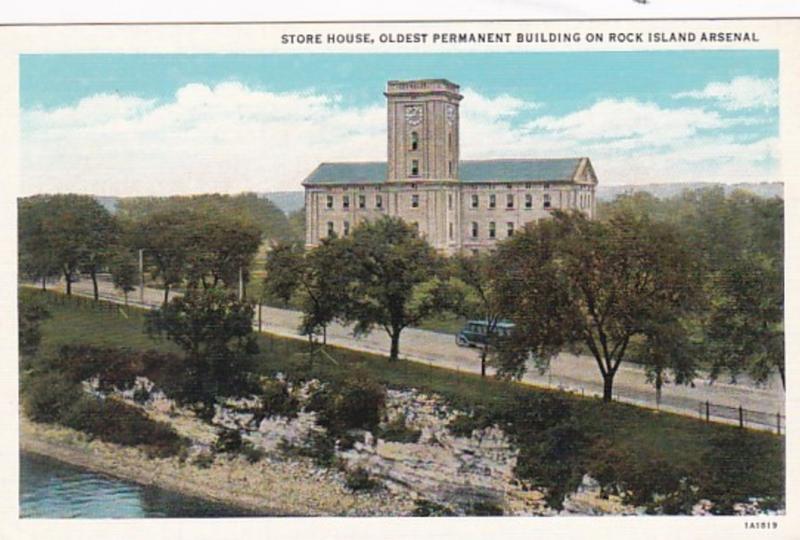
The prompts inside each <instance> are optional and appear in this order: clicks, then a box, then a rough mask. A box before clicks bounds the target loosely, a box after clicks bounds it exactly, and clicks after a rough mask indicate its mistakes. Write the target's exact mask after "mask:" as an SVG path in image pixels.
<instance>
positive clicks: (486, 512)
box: [464, 500, 503, 516]
mask: <svg viewBox="0 0 800 540" xmlns="http://www.w3.org/2000/svg"><path fill="white" fill-rule="evenodd" d="M464 512H465V513H466V514H467V515H468V516H502V515H503V507H502V506H500V504H499V503H497V502H496V501H488V500H486V501H474V502H473V503H472V504H470V505H468V506H467V507H466V508H464Z"/></svg>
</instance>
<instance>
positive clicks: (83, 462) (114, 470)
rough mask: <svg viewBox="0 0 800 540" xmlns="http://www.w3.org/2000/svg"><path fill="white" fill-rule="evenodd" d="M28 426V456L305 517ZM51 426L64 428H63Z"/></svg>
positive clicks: (249, 508) (24, 448)
mask: <svg viewBox="0 0 800 540" xmlns="http://www.w3.org/2000/svg"><path fill="white" fill-rule="evenodd" d="M24 424H28V426H27V427H28V428H30V427H31V425H35V424H34V423H33V422H31V421H30V420H28V419H22V418H21V419H20V439H19V451H20V454H22V453H27V454H32V455H37V456H43V457H46V458H49V459H54V460H56V461H60V462H62V463H66V464H68V465H72V466H75V467H80V468H82V469H86V470H89V471H92V472H95V473H98V474H103V475H106V476H110V477H112V478H116V479H118V480H122V481H125V482H131V483H133V484H137V485H139V486H146V487H156V488H159V489H163V490H165V491H171V492H173V493H177V494H179V495H182V496H185V497H192V498H197V499H202V500H204V501H206V502H209V503H212V504H218V505H223V506H228V507H232V508H235V509H237V510H241V511H243V512H246V513H252V514H253V516H252V517H303V515H301V514H292V513H290V512H286V511H280V510H276V509H267V508H265V507H264V506H262V505H261V503H259V502H258V501H256V500H247V499H245V498H242V497H236V496H227V497H226V496H223V495H217V494H214V493H213V492H211V491H210V490H209V489H208V488H207V487H206V488H203V487H201V486H199V485H197V484H196V483H195V482H191V481H188V480H186V479H181V478H177V477H174V476H172V475H169V474H164V471H159V470H158V469H159V468H158V465H157V464H156V465H155V467H154V470H151V471H142V470H141V469H140V468H139V467H138V466H132V465H129V464H126V463H125V462H124V460H120V461H118V462H114V461H110V460H107V459H104V458H102V457H101V456H98V455H97V454H95V453H92V452H90V451H88V449H82V448H80V447H78V446H77V445H69V444H67V443H58V442H56V441H54V440H47V439H46V438H44V437H41V436H37V435H36V434H35V432H31V431H28V432H27V433H26V429H25V428H24V427H23V425H24ZM42 425H43V424H42ZM48 427H55V428H58V429H60V426H48ZM76 433H77V432H76ZM101 444H107V443H101ZM109 446H114V445H109ZM98 457H100V459H98ZM153 461H160V460H153ZM143 473H144V474H143ZM159 473H160V474H159ZM148 476H149V477H150V480H146V478H147V477H148ZM210 517H213V516H210ZM242 517H245V516H242Z"/></svg>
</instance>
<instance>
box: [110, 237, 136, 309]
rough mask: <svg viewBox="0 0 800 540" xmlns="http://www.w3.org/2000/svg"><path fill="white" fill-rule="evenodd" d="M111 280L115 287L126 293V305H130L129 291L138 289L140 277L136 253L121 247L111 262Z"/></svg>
mask: <svg viewBox="0 0 800 540" xmlns="http://www.w3.org/2000/svg"><path fill="white" fill-rule="evenodd" d="M109 270H110V271H111V281H112V282H113V283H114V287H116V288H117V289H119V290H121V291H122V294H123V295H125V305H126V306H127V305H128V293H130V292H131V291H134V290H136V282H137V279H138V278H139V269H138V268H137V266H136V255H135V254H134V253H132V252H131V251H129V250H128V249H125V248H120V249H118V250H117V252H116V253H115V254H114V255H113V256H112V258H111V260H110V262H109Z"/></svg>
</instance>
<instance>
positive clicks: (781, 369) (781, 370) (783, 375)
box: [778, 366, 786, 391]
mask: <svg viewBox="0 0 800 540" xmlns="http://www.w3.org/2000/svg"><path fill="white" fill-rule="evenodd" d="M778 373H780V374H781V384H783V390H784V391H786V368H784V367H783V366H778Z"/></svg>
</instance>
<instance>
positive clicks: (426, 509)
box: [411, 499, 455, 517]
mask: <svg viewBox="0 0 800 540" xmlns="http://www.w3.org/2000/svg"><path fill="white" fill-rule="evenodd" d="M411 515H413V516H417V517H442V516H454V515H455V513H454V512H453V511H452V510H451V509H450V508H448V507H446V506H444V505H441V504H438V503H435V502H433V501H429V500H427V499H417V500H416V501H414V510H413V511H412V512H411Z"/></svg>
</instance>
